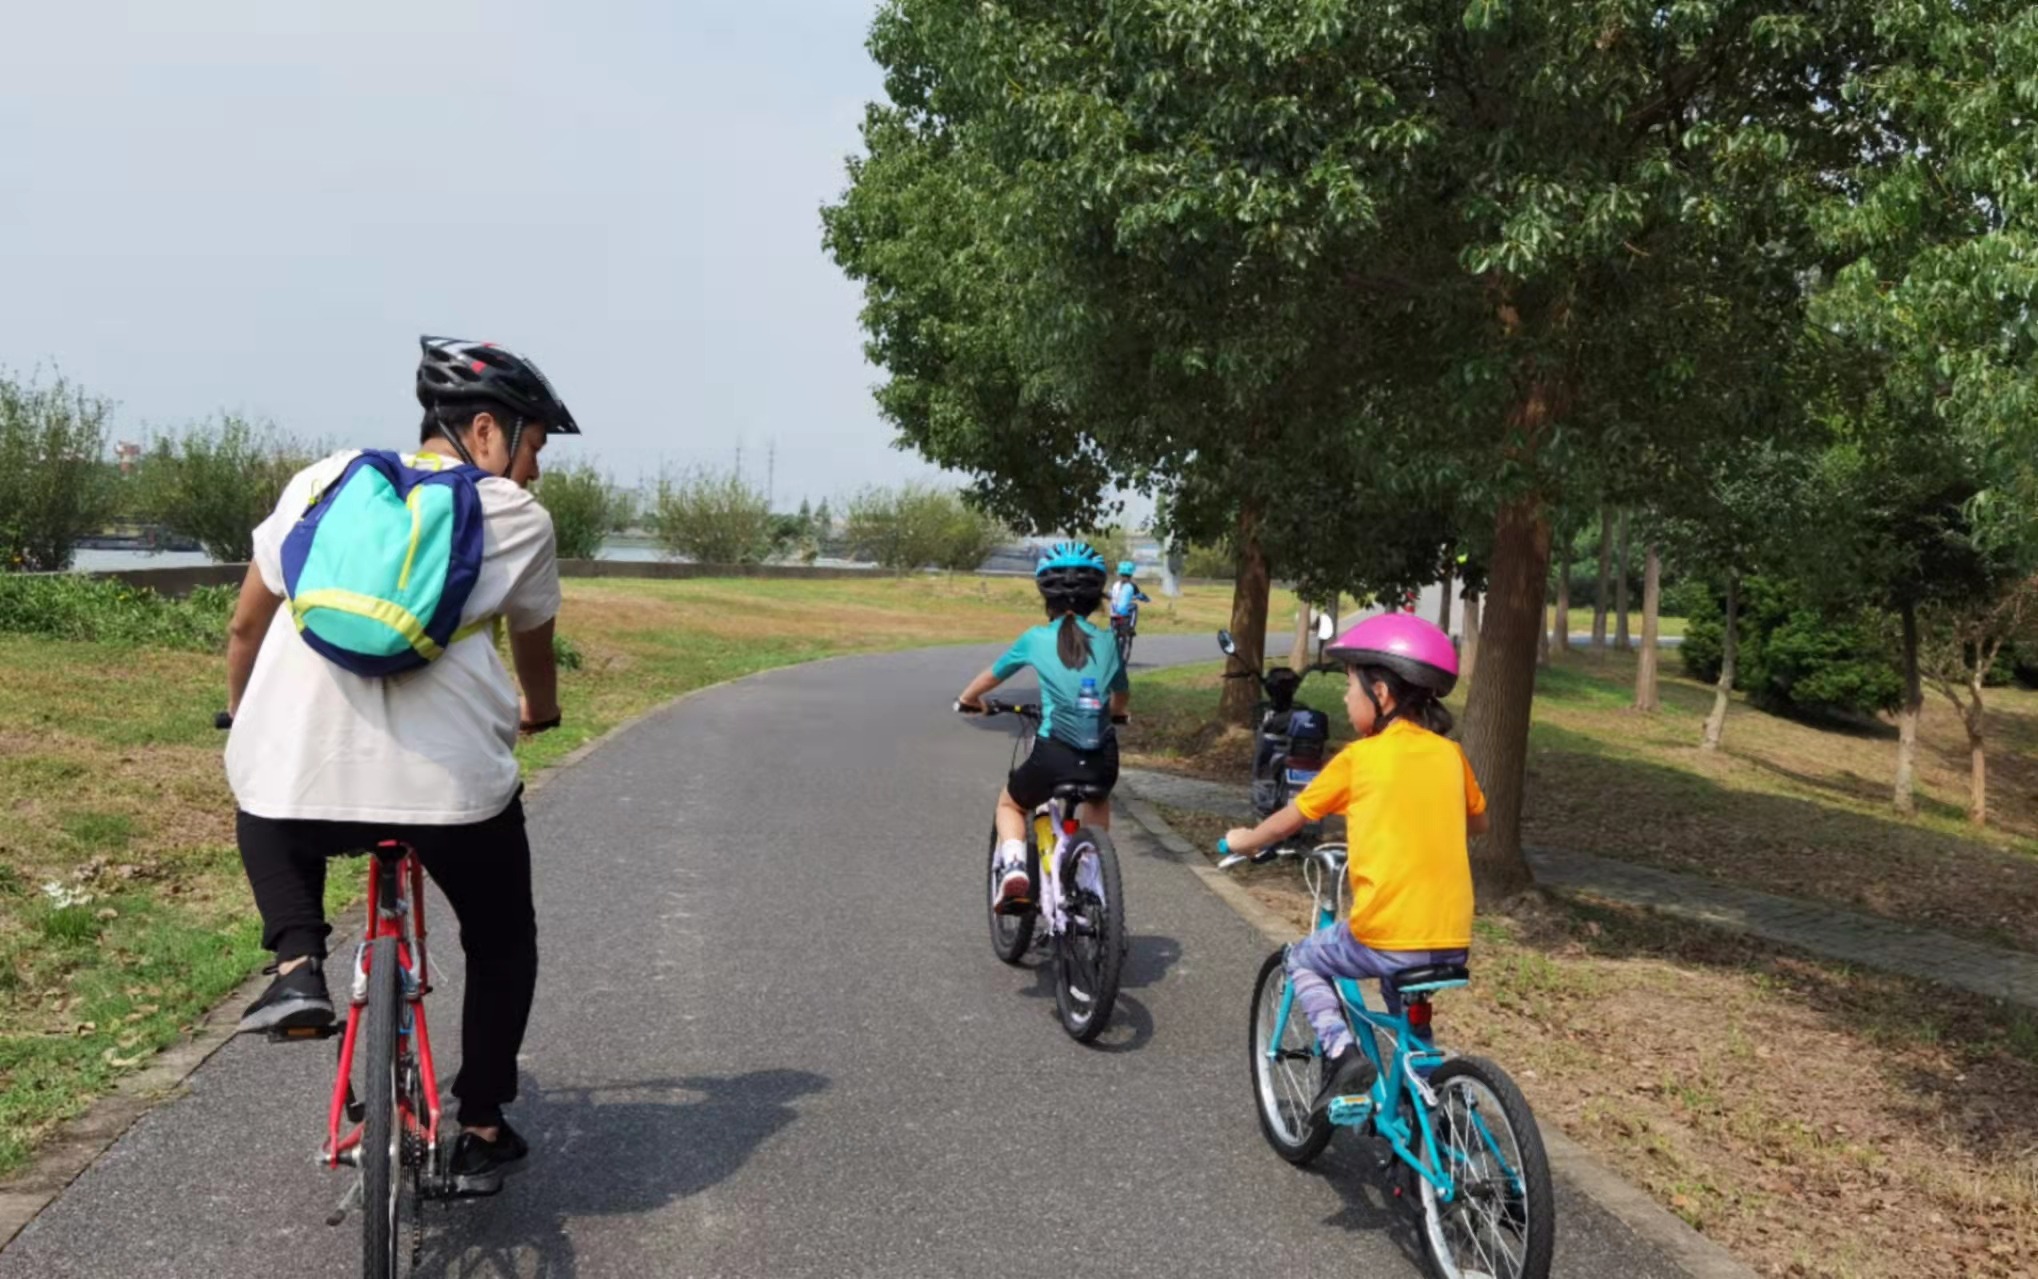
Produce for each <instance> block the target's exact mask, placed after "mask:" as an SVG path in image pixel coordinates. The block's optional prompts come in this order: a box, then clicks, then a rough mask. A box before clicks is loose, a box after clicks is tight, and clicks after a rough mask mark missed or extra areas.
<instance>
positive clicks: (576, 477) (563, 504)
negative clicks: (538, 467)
mask: <svg viewBox="0 0 2038 1279" xmlns="http://www.w3.org/2000/svg"><path fill="white" fill-rule="evenodd" d="M533 491H534V492H535V493H536V494H537V496H538V501H539V502H541V503H543V504H544V507H545V509H546V510H547V511H548V512H550V513H551V516H552V532H553V534H554V536H556V537H557V538H558V539H559V558H560V559H563V560H591V559H593V558H595V557H596V556H597V555H600V554H601V544H602V539H603V538H605V537H607V536H608V535H609V534H610V533H611V532H612V531H614V530H615V528H616V527H617V525H618V523H619V522H627V521H628V520H629V517H630V515H631V514H632V512H631V510H630V509H629V508H630V506H631V505H632V504H631V502H630V501H629V499H628V498H627V497H626V496H625V495H624V494H623V493H622V492H621V491H620V490H618V489H617V488H616V486H615V485H613V484H611V483H610V482H609V478H608V476H606V475H604V474H602V472H601V468H599V467H597V466H596V465H595V464H594V463H592V462H573V463H569V464H568V465H565V466H557V467H549V468H547V469H546V471H545V475H544V478H542V479H540V480H539V481H538V486H537V488H536V489H535V490H533Z"/></svg>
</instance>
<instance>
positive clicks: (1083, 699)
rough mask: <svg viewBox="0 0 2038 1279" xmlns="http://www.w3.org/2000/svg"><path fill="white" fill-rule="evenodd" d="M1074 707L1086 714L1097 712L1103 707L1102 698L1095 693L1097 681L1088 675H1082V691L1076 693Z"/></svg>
mask: <svg viewBox="0 0 2038 1279" xmlns="http://www.w3.org/2000/svg"><path fill="white" fill-rule="evenodd" d="M1076 709H1077V710H1080V711H1082V712H1083V713H1084V714H1086V715H1095V714H1099V713H1101V712H1102V711H1103V709H1104V699H1103V698H1102V697H1099V696H1098V695H1097V681H1096V680H1095V679H1093V678H1092V677H1090V676H1088V675H1085V676H1084V677H1083V690H1082V692H1080V693H1078V694H1076Z"/></svg>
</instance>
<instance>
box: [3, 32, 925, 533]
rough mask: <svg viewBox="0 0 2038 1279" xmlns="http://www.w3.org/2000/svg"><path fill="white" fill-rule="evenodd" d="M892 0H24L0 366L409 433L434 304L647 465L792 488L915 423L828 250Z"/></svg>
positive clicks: (334, 436)
mask: <svg viewBox="0 0 2038 1279" xmlns="http://www.w3.org/2000/svg"><path fill="white" fill-rule="evenodd" d="M874 8H875V4H874V0H732V2H730V3H712V4H710V3H698V2H695V0H663V2H660V0H577V2H576V3H571V4H565V3H551V4H543V3H538V0H493V2H491V3H485V4H484V3H470V2H468V0H346V2H344V3H340V2H335V0H128V2H126V3H119V2H116V0H58V2H54V3H37V2H36V0H0V139H5V147H4V152H0V155H4V165H0V366H4V367H6V368H8V369H10V370H12V371H14V372H16V373H21V372H25V371H29V370H33V369H35V368H37V367H38V366H40V367H42V368H45V369H47V368H48V367H50V366H52V365H55V366H58V367H61V369H62V370H63V371H64V373H65V374H67V375H68V376H70V377H72V378H74V379H76V380H77V381H79V382H81V383H83V384H84V385H85V386H86V387H88V388H89V389H91V390H93V391H95V392H98V393H100V394H103V395H106V396H108V397H110V398H112V399H114V400H116V401H118V403H119V405H120V408H119V412H118V416H117V423H118V434H119V435H120V436H122V437H123V438H129V439H133V438H139V437H141V436H142V435H143V434H144V433H145V432H146V430H147V429H148V428H149V427H151V426H174V425H176V424H178V423H181V422H183V421H186V420H189V419H192V418H196V417H201V416H204V415H206V414H208V413H210V412H212V411H214V410H218V409H233V410H237V411H241V412H245V413H249V414H253V415H256V416H260V417H268V418H273V419H274V420H275V421H276V422H278V423H279V424H281V425H282V426H284V427H285V428H287V429H288V430H290V431H292V432H293V433H295V434H297V435H300V436H303V437H307V438H316V439H321V440H325V441H329V442H333V443H337V444H346V445H384V446H388V445H397V444H403V443H408V442H411V441H412V440H414V439H415V432H416V425H417V418H418V410H417V408H416V403H415V401H414V400H413V398H412V391H411V375H412V371H413V369H414V368H415V364H416V359H417V335H418V334H419V333H420V332H433V333H446V334H451V335H455V336H460V337H472V338H486V339H492V340H495V341H498V342H501V343H503V344H504V345H507V346H510V347H512V348H514V349H517V350H520V351H522V352H524V353H526V354H528V355H530V356H532V357H533V358H535V359H537V360H538V362H539V363H540V364H541V365H543V367H544V369H545V372H546V373H547V374H548V375H549V376H550V377H551V379H552V381H553V382H554V383H555V384H556V385H557V386H558V388H559V391H560V393H561V395H562V396H564V398H565V399H566V401H567V403H568V404H569V405H571V406H572V408H573V411H574V414H575V416H576V417H578V418H579V420H580V422H581V424H582V427H583V429H584V430H585V431H586V432H587V434H586V435H585V436H584V437H583V439H582V440H580V441H571V440H560V441H556V442H555V443H554V446H553V448H552V450H550V451H548V456H550V457H552V458H555V459H557V458H564V457H566V456H569V455H571V454H573V453H576V452H582V451H584V452H585V453H587V454H589V455H591V456H595V457H597V458H599V460H600V461H601V462H602V463H603V464H604V465H605V466H606V467H607V468H608V469H609V470H610V471H611V472H612V473H613V474H615V475H616V477H617V478H618V479H620V480H622V481H623V482H625V483H634V482H635V480H636V479H637V477H638V475H639V473H640V472H643V473H648V474H653V475H655V474H656V472H657V471H658V469H659V467H660V465H661V461H662V462H663V464H664V465H666V466H668V467H671V468H674V469H679V468H683V467H686V466H689V465H693V464H710V465H726V464H727V463H729V462H730V461H731V460H733V457H734V454H735V450H736V446H737V441H738V439H739V438H740V439H741V440H742V441H743V444H744V461H745V471H746V473H748V474H749V475H750V476H751V477H752V478H753V479H754V480H755V481H756V482H757V483H759V484H760V485H761V484H762V483H763V480H764V458H765V452H766V447H767V445H768V443H769V442H770V441H772V440H774V439H775V440H776V441H777V446H778V447H777V454H778V457H777V481H776V489H777V497H778V500H779V504H780V505H781V506H782V507H783V506H790V505H794V504H796V503H797V502H798V500H799V498H800V497H801V496H809V497H812V498H815V499H819V498H822V497H836V496H842V495H846V494H848V493H850V492H852V491H854V490H855V489H856V488H857V487H859V486H861V485H863V484H866V483H885V482H892V481H897V480H902V479H908V478H930V477H932V475H933V473H932V472H931V471H930V470H929V468H927V467H926V465H925V464H924V463H922V462H921V461H919V459H918V458H917V457H914V456H912V455H909V454H902V453H899V452H896V451H894V450H892V449H891V448H890V447H889V446H890V443H891V432H890V429H889V428H888V427H886V426H885V425H884V424H883V423H882V422H880V421H879V420H878V417H877V414H876V411H875V409H874V408H873V406H872V404H871V399H870V394H869V391H870V388H871V386H872V385H873V384H875V383H876V382H877V381H878V380H879V374H878V373H877V371H876V370H874V369H872V368H871V367H870V366H869V365H867V364H866V363H865V362H864V360H863V356H862V347H861V343H862V335H861V332H860V330H859V329H858V328H857V326H856V311H857V306H858V295H857V290H856V289H855V287H854V286H853V285H852V284H850V283H849V282H848V281H847V280H845V279H844V278H843V277H842V276H841V274H840V273H839V272H838V271H837V270H836V268H835V266H834V264H833V263H832V262H831V261H829V259H828V258H827V256H826V255H825V254H824V253H823V252H822V250H821V247H820V223H819V214H818V209H819V207H820V205H821V204H822V203H824V202H826V201H829V200H831V199H833V198H834V197H835V196H836V195H837V194H838V193H839V191H840V190H841V188H842V186H843V184H844V181H845V178H844V175H843V169H842V161H843V158H844V156H846V155H847V154H848V153H850V152H851V151H853V150H855V149H856V148H857V147H858V145H859V140H858V136H857V124H858V122H859V121H860V119H861V115H862V109H863V104H864V102H865V101H867V100H868V99H871V98H873V97H876V96H879V94H880V93H881V92H882V81H881V78H880V75H879V73H878V70H877V68H876V67H875V66H874V65H873V64H872V63H871V62H870V60H869V58H868V56H867V55H866V54H865V52H864V49H863V40H864V36H865V33H866V29H867V27H868V24H869V20H870V16H871V14H872V12H873V11H874Z"/></svg>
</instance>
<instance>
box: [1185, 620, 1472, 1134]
mask: <svg viewBox="0 0 2038 1279" xmlns="http://www.w3.org/2000/svg"><path fill="white" fill-rule="evenodd" d="M1329 655H1330V656H1331V657H1332V658H1333V659H1335V660H1337V661H1341V662H1343V663H1344V666H1345V710H1346V711H1347V712H1348V713H1349V714H1350V715H1351V720H1352V727H1353V729H1355V730H1356V731H1357V732H1358V735H1359V740H1357V741H1355V742H1353V743H1352V744H1351V745H1350V746H1347V747H1345V748H1344V750H1342V751H1340V752H1339V753H1338V756H1337V758H1335V759H1333V760H1332V761H1331V762H1330V765H1329V767H1327V768H1325V769H1324V770H1323V772H1322V773H1320V774H1319V775H1318V776H1317V778H1316V781H1315V782H1313V783H1311V785H1310V786H1309V788H1308V789H1307V790H1305V791H1303V792H1302V794H1300V795H1299V796H1297V797H1296V799H1295V802H1294V803H1292V804H1290V805H1288V807H1286V808H1284V809H1282V810H1281V811H1280V812H1278V813H1275V814H1274V815H1273V816H1272V817H1269V818H1268V819H1267V820H1266V821H1264V822H1262V823H1260V824H1259V826H1257V827H1255V828H1253V829H1250V830H1247V829H1244V828H1241V829H1238V830H1234V831H1232V832H1231V833H1230V834H1229V835H1228V836H1226V837H1225V843H1226V844H1227V846H1228V847H1229V850H1230V851H1231V852H1233V853H1250V852H1252V851H1254V850H1255V849H1259V848H1264V847H1266V846H1267V845H1269V844H1273V843H1278V842H1279V841H1281V840H1284V839H1287V838H1289V837H1290V836H1292V835H1294V834H1295V833H1296V832H1297V831H1299V830H1301V829H1302V827H1303V826H1304V825H1306V824H1307V823H1309V822H1313V821H1320V820H1322V819H1323V818H1324V817H1326V816H1328V815H1330V814H1331V813H1342V814H1344V817H1345V825H1346V832H1347V833H1346V842H1347V844H1348V846H1349V849H1350V851H1349V854H1348V860H1347V862H1346V877H1347V879H1348V880H1349V883H1350V887H1351V916H1350V918H1349V919H1347V920H1346V921H1344V922H1343V923H1338V924H1332V925H1331V926H1330V927H1328V928H1325V929H1323V930H1322V931H1320V932H1318V933H1316V934H1315V935H1313V936H1311V937H1307V938H1305V939H1303V940H1302V941H1300V942H1297V943H1296V944H1294V945H1293V946H1290V947H1289V948H1288V978H1289V981H1290V982H1291V983H1292V984H1293V986H1294V988H1295V998H1296V1001H1297V1002H1298V1003H1300V1004H1301V1005H1302V1010H1303V1012H1304V1013H1306V1014H1307V1015H1308V1017H1309V1024H1310V1025H1311V1026H1312V1027H1314V1028H1315V1030H1316V1038H1317V1042H1318V1043H1320V1044H1321V1045H1322V1046H1323V1052H1324V1056H1325V1058H1326V1066H1325V1070H1324V1079H1323V1087H1322V1088H1321V1090H1319V1092H1318V1093H1317V1098H1316V1106H1317V1109H1318V1110H1319V1111H1320V1110H1324V1109H1327V1108H1328V1107H1329V1105H1330V1102H1331V1100H1332V1099H1333V1098H1336V1097H1344V1096H1350V1095H1352V1094H1354V1093H1362V1092H1365V1091H1366V1090H1367V1089H1369V1088H1371V1087H1372V1086H1373V1079H1374V1075H1375V1071H1374V1067H1373V1063H1372V1061H1371V1059H1370V1058H1368V1057H1367V1056H1366V1054H1365V1053H1364V1052H1362V1051H1360V1049H1359V1047H1358V1044H1357V1043H1356V1042H1355V1041H1354V1040H1353V1038H1352V1031H1351V1027H1350V1026H1349V1025H1348V1024H1347V1023H1346V1021H1345V1015H1344V1008H1343V1005H1342V1003H1341V1002H1340V1001H1339V999H1338V995H1337V989H1336V986H1335V985H1334V984H1333V983H1334V981H1335V979H1337V978H1348V979H1352V980H1357V979H1360V978H1368V977H1371V978H1383V977H1387V976H1389V975H1391V974H1393V973H1395V972H1398V971H1399V970H1401V969H1403V968H1413V967H1416V966H1418V965H1423V964H1462V963H1464V962H1465V955H1466V951H1467V948H1468V947H1470V946H1471V944H1472V862H1471V857H1470V854H1469V853H1468V852H1467V850H1466V839H1467V837H1468V836H1470V835H1479V834H1484V833H1485V830H1486V796H1485V794H1484V793H1482V792H1481V791H1480V789H1479V781H1478V779H1477V778H1476V777H1474V776H1473V775H1472V765H1471V763H1470V762H1469V761H1467V760H1466V758H1465V752H1464V751H1463V750H1462V749H1460V747H1459V746H1458V744H1457V743H1456V742H1454V741H1452V740H1450V738H1449V737H1447V736H1445V734H1447V733H1449V732H1450V731H1451V714H1450V712H1449V711H1448V710H1446V709H1444V706H1443V704H1442V699H1443V698H1444V697H1445V696H1446V695H1448V694H1449V693H1450V691H1451V688H1452V686H1453V685H1455V684H1456V683H1457V680H1458V654H1457V649H1456V648H1455V646H1453V645H1452V643H1451V639H1450V637H1449V636H1448V635H1445V634H1444V633H1443V632H1442V631H1441V630H1439V629H1437V628H1436V627H1435V626H1432V625H1430V624H1429V623H1428V622H1425V621H1423V620H1422V619H1421V618H1418V617H1415V616H1413V615H1411V614H1408V613H1387V614H1383V615H1381V616H1378V617H1371V618H1368V619H1366V620H1365V621H1363V622H1361V623H1359V624H1358V625H1357V626H1355V627H1353V628H1352V629H1351V630H1349V631H1347V632H1345V634H1344V635H1342V636H1340V637H1339V638H1338V640H1337V641H1336V642H1335V643H1334V644H1332V645H1331V646H1330V649H1329ZM1382 991H1383V994H1384V996H1385V999H1386V1002H1387V1006H1388V1008H1389V1009H1390V1010H1392V1009H1393V1008H1394V1006H1395V1005H1396V1004H1397V1003H1398V1002H1399V1001H1398V999H1397V998H1396V995H1395V992H1394V991H1393V989H1392V987H1391V986H1390V985H1388V984H1387V983H1385V982H1383V983H1382Z"/></svg>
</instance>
